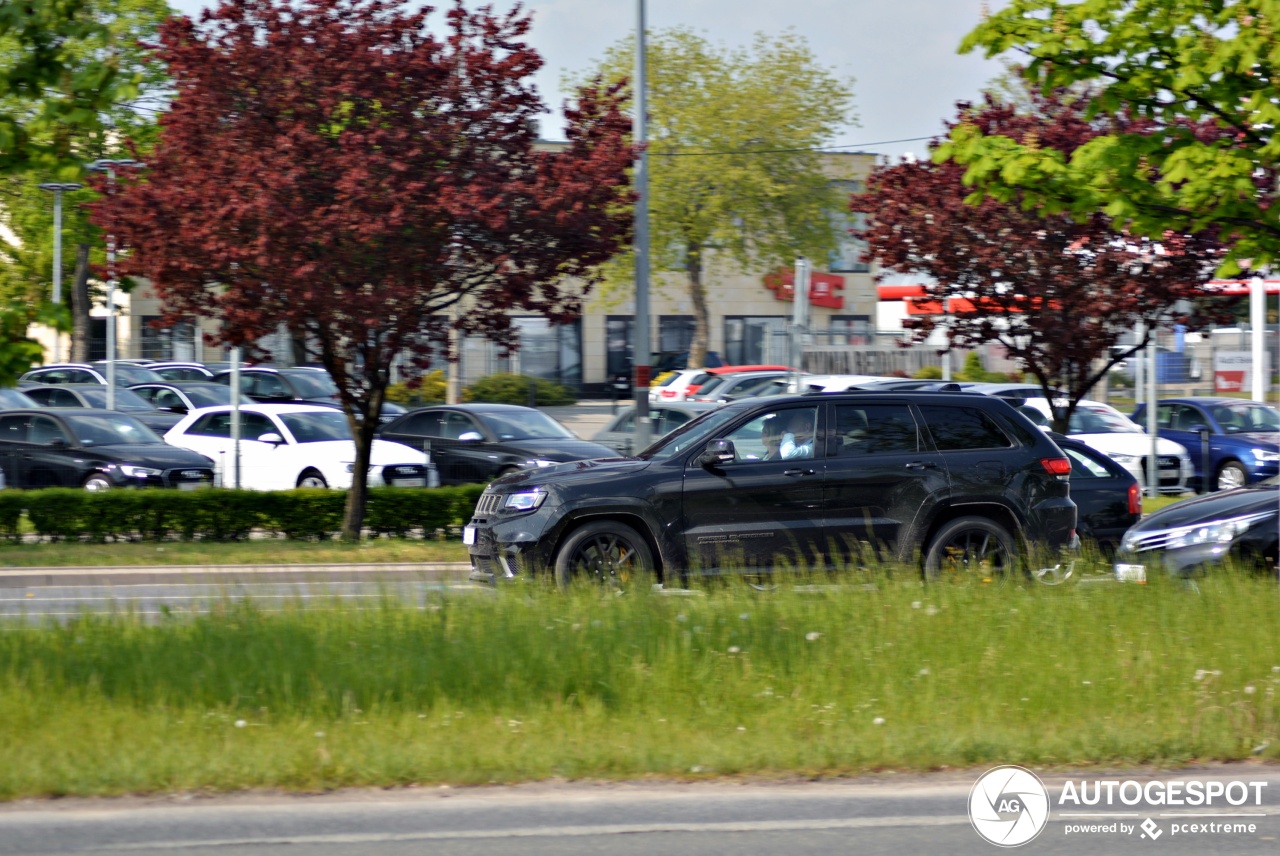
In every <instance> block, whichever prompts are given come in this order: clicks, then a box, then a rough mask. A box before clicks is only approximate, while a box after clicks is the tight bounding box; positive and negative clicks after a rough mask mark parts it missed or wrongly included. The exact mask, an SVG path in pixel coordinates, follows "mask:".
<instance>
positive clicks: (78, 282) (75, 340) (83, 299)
mask: <svg viewBox="0 0 1280 856" xmlns="http://www.w3.org/2000/svg"><path fill="white" fill-rule="evenodd" d="M89 307H90V303H89V245H88V244H77V245H76V271H75V274H74V275H73V276H72V278H71V354H70V361H71V362H73V363H87V362H89V335H90V334H89Z"/></svg>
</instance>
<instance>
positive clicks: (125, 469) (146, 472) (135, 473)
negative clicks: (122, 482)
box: [120, 464, 160, 479]
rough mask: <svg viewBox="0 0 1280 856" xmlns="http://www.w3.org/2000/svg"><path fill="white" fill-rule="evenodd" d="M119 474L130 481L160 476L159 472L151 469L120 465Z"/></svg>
mask: <svg viewBox="0 0 1280 856" xmlns="http://www.w3.org/2000/svg"><path fill="white" fill-rule="evenodd" d="M120 472H121V473H123V474H124V475H126V476H128V477H129V478H131V479H145V478H146V477H147V476H158V475H160V470H156V469H152V468H151V467H135V466H134V465H133V464H121V465H120Z"/></svg>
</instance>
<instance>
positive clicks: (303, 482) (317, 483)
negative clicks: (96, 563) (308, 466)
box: [298, 470, 329, 488]
mask: <svg viewBox="0 0 1280 856" xmlns="http://www.w3.org/2000/svg"><path fill="white" fill-rule="evenodd" d="M328 486H329V483H328V482H327V481H325V480H324V476H322V475H320V471H319V470H305V471H304V472H303V473H302V475H300V476H298V487H320V488H324V487H328Z"/></svg>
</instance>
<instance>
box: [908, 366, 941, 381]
mask: <svg viewBox="0 0 1280 856" xmlns="http://www.w3.org/2000/svg"><path fill="white" fill-rule="evenodd" d="M912 377H915V378H916V379H918V380H942V367H941V366H925V367H924V368H922V369H920V371H918V372H916V373H915V374H914V375H912Z"/></svg>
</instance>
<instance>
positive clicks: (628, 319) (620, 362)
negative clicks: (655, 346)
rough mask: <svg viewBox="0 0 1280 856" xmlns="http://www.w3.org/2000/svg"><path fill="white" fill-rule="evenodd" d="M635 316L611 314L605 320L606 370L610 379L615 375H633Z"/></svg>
mask: <svg viewBox="0 0 1280 856" xmlns="http://www.w3.org/2000/svg"><path fill="white" fill-rule="evenodd" d="M635 326H636V325H635V318H633V317H632V316H630V315H610V316H609V317H608V318H606V319H605V322H604V352H605V372H606V374H607V377H608V379H609V380H612V379H613V378H615V377H631V363H632V355H633V354H634V353H635V351H634V350H632V344H631V342H632V336H633V335H634V332H635Z"/></svg>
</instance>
